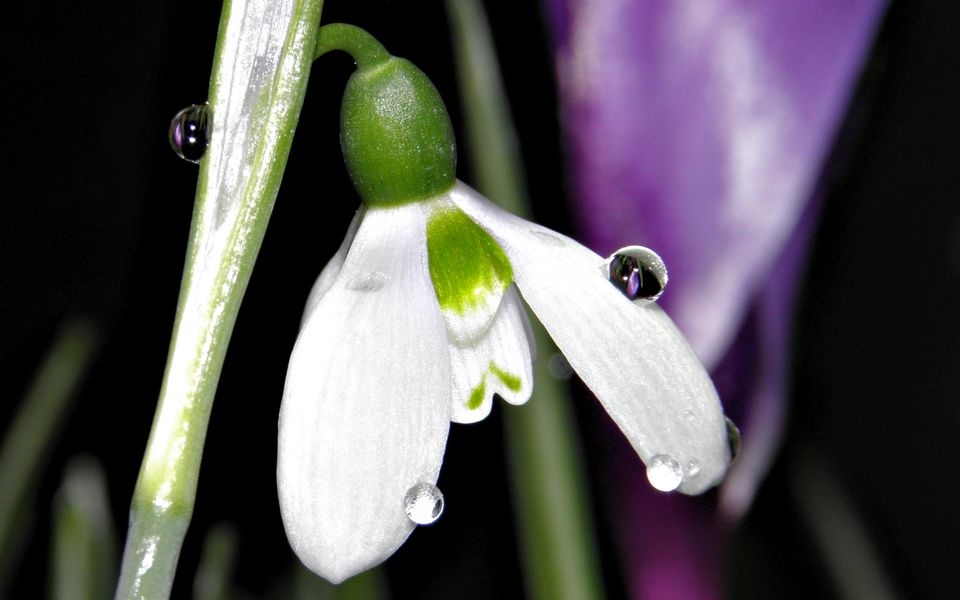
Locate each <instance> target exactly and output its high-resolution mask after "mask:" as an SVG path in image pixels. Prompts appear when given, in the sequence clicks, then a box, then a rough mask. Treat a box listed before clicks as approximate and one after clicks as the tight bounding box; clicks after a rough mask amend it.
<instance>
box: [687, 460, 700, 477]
mask: <svg viewBox="0 0 960 600" xmlns="http://www.w3.org/2000/svg"><path fill="white" fill-rule="evenodd" d="M699 474H700V463H698V462H697V461H695V460H691V461H690V462H688V463H687V477H696V476H697V475H699Z"/></svg>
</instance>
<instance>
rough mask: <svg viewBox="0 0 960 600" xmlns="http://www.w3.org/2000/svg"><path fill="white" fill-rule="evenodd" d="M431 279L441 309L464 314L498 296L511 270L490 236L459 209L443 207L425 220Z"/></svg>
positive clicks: (505, 286) (504, 286) (498, 246)
mask: <svg viewBox="0 0 960 600" xmlns="http://www.w3.org/2000/svg"><path fill="white" fill-rule="evenodd" d="M427 253H428V254H429V257H430V278H431V279H432V280H433V287H434V288H435V289H436V292H437V300H438V301H439V303H440V308H441V309H443V310H449V311H453V312H455V313H457V314H461V315H462V314H465V313H467V312H469V311H471V310H472V309H475V308H479V307H481V306H483V305H484V304H486V303H487V302H488V299H489V298H490V297H491V296H496V297H497V304H499V297H500V296H501V295H502V294H503V292H504V290H505V289H506V288H507V286H508V285H510V283H511V282H512V281H513V268H512V267H511V266H510V261H509V260H508V259H507V255H506V254H505V253H504V252H503V249H502V248H501V247H500V245H499V244H497V242H496V241H494V239H493V238H492V237H490V234H489V233H487V232H486V231H484V230H483V228H481V227H480V226H479V225H477V224H476V223H474V222H473V220H472V219H470V217H468V216H467V215H466V214H464V212H463V211H461V210H460V209H459V208H444V209H441V210H439V211H437V212H436V213H434V214H433V215H431V216H430V218H429V219H428V221H427Z"/></svg>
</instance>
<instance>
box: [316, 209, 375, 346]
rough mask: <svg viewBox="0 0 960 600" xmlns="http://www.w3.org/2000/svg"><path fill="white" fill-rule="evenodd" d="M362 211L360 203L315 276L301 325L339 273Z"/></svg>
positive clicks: (364, 210)
mask: <svg viewBox="0 0 960 600" xmlns="http://www.w3.org/2000/svg"><path fill="white" fill-rule="evenodd" d="M364 212H366V209H365V208H364V206H363V205H362V204H361V205H360V208H359V209H357V214H355V215H354V216H353V220H352V221H350V226H349V227H347V235H346V236H344V238H343V242H341V243H340V247H339V248H337V251H336V253H334V255H333V256H332V257H330V260H329V261H327V264H326V266H325V267H323V270H322V271H320V276H319V277H317V281H316V282H315V283H314V284H313V287H312V288H310V295H309V296H307V303H306V306H304V309H303V320H302V321H301V322H300V326H301V327H303V325H304V324H305V323H306V322H307V317H308V316H310V313H312V312H313V309H314V308H316V306H317V303H318V302H320V299H321V298H323V296H324V294H326V293H327V291H328V290H329V289H330V286H332V285H333V282H334V281H336V279H337V275H339V274H340V269H342V268H343V261H345V260H346V259H347V251H348V250H350V245H351V244H353V238H354V237H356V235H357V228H358V227H360V221H361V220H362V219H363V213H364Z"/></svg>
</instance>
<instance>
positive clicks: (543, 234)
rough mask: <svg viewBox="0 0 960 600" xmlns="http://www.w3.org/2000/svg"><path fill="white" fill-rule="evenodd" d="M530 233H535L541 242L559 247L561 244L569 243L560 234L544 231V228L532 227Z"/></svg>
mask: <svg viewBox="0 0 960 600" xmlns="http://www.w3.org/2000/svg"><path fill="white" fill-rule="evenodd" d="M530 233H532V234H533V235H534V236H535V237H537V238H538V239H539V240H540V241H541V242H543V243H545V244H547V245H548V246H557V247H560V246H566V245H567V243H566V242H564V241H563V239H562V238H561V237H560V236H558V235H554V234H553V233H550V232H549V231H543V230H542V229H531V230H530Z"/></svg>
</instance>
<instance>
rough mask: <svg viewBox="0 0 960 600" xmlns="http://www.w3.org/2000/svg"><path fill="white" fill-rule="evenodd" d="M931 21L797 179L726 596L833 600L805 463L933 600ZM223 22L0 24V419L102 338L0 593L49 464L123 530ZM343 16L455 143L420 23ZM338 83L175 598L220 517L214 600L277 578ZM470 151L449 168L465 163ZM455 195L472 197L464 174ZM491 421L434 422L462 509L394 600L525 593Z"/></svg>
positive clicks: (518, 24) (942, 122)
mask: <svg viewBox="0 0 960 600" xmlns="http://www.w3.org/2000/svg"><path fill="white" fill-rule="evenodd" d="M504 4H505V3H498V2H492V1H491V2H487V5H488V10H489V12H490V16H491V20H492V25H493V28H494V33H495V35H496V38H497V43H498V52H499V53H500V56H501V59H502V61H501V62H502V64H503V69H504V75H505V78H506V80H507V81H506V83H507V91H508V94H509V96H510V100H511V102H512V105H513V110H514V115H515V118H516V121H517V123H518V126H519V129H520V134H521V139H522V141H523V153H524V158H525V161H526V166H527V177H528V181H529V184H530V188H531V195H532V197H533V199H534V202H535V204H536V210H537V214H538V217H539V220H540V221H541V222H543V223H545V224H547V225H549V226H552V227H554V228H557V229H560V230H563V231H567V232H571V233H575V231H576V230H575V227H574V225H573V224H572V223H570V222H569V221H568V219H569V217H568V213H567V211H566V208H565V206H566V204H565V202H566V201H565V200H563V199H564V198H565V195H564V194H565V191H564V188H565V185H564V174H563V169H562V164H563V163H562V155H561V153H562V150H561V148H560V146H559V139H560V137H559V130H558V124H557V122H556V111H555V109H554V107H555V106H556V94H555V90H554V84H553V81H552V78H551V73H552V67H551V63H550V55H549V52H548V50H547V49H546V48H547V46H546V42H545V39H544V35H543V31H542V25H541V24H540V20H539V13H538V9H537V6H535V5H533V4H532V3H515V4H511V5H510V6H509V7H507V6H504ZM944 5H945V3H937V2H912V3H902V2H901V3H894V5H893V7H892V9H891V11H890V13H889V15H888V18H887V19H886V20H885V22H884V25H883V27H882V29H881V32H880V35H879V37H878V41H877V45H876V47H875V48H874V50H873V51H872V54H871V58H870V61H869V63H868V66H867V68H866V70H865V72H864V76H863V79H862V81H861V85H860V86H859V91H858V93H857V94H856V97H855V100H854V103H853V105H852V107H851V109H850V114H849V116H848V118H847V121H846V124H845V126H844V127H843V129H842V130H841V133H840V135H839V137H838V140H837V143H836V147H835V149H834V153H833V158H832V159H831V160H830V161H829V162H828V167H827V169H826V170H825V173H824V176H823V180H822V181H821V187H822V188H823V189H824V190H826V198H827V200H826V204H825V210H824V213H823V219H822V223H821V225H820V227H819V228H818V230H817V234H816V242H815V245H814V249H813V253H812V255H811V261H810V266H809V269H808V273H807V278H806V282H805V285H804V288H803V296H802V301H801V311H800V316H799V319H798V323H797V335H796V356H797V360H796V364H795V367H794V385H793V389H794V394H793V396H794V403H793V409H792V421H791V425H790V430H789V432H788V436H787V439H786V444H785V448H786V449H785V451H784V453H783V455H782V457H781V460H780V461H779V462H778V463H777V466H776V468H775V469H774V472H773V474H772V475H771V477H770V479H769V480H768V483H767V484H766V485H765V486H764V488H763V490H762V491H761V494H760V496H759V499H758V503H757V505H756V507H755V509H754V511H753V512H752V513H751V514H750V515H749V516H748V518H747V520H746V522H745V523H744V525H743V527H742V528H741V530H740V532H739V534H738V535H737V538H736V542H735V544H734V552H735V554H734V555H733V558H732V559H731V561H732V563H731V564H732V568H731V577H730V595H731V596H733V597H750V598H769V597H781V598H791V597H795V598H808V597H831V596H832V595H833V593H834V592H833V589H834V588H833V587H832V586H831V585H830V582H829V579H828V578H827V575H826V571H825V569H824V566H823V562H822V561H821V560H820V558H819V556H818V551H817V549H816V548H815V546H814V545H812V544H811V542H810V538H809V535H808V533H807V532H806V530H805V529H804V527H803V526H802V525H801V523H800V522H799V520H798V517H797V513H796V506H795V504H794V502H793V500H792V499H791V493H790V490H789V486H788V484H787V482H788V480H789V477H790V473H791V469H792V467H793V464H794V463H793V457H794V455H795V453H796V450H795V449H796V448H801V447H808V446H809V445H811V444H813V445H815V446H816V447H817V448H819V449H820V450H821V451H822V453H823V456H826V457H827V459H828V460H829V461H830V462H831V466H832V467H833V468H834V470H835V472H836V473H837V474H838V475H839V476H840V477H841V481H842V483H843V484H844V485H845V486H846V488H847V489H848V491H850V493H851V497H852V499H853V501H854V503H855V505H856V506H857V508H858V509H859V511H860V514H861V516H862V517H863V519H864V522H865V524H866V525H867V527H868V528H869V530H870V531H871V533H872V534H873V535H874V542H875V543H876V544H877V548H878V550H879V553H880V555H881V558H882V560H883V561H884V566H885V568H886V570H887V571H888V572H889V573H890V574H891V577H892V578H893V580H894V582H895V584H896V585H897V586H898V588H899V590H900V591H901V592H902V593H903V594H905V595H907V596H910V597H925V598H926V597H929V598H933V597H948V596H949V592H950V590H951V588H952V587H953V585H952V582H953V579H954V576H955V574H954V572H953V569H954V568H955V565H956V564H957V560H958V559H960V542H958V540H960V518H958V517H957V514H956V510H957V508H958V507H960V484H958V474H960V469H958V467H957V456H958V454H960V453H958V450H960V443H958V434H957V431H958V429H960V402H958V400H960V336H958V335H957V332H958V331H960V316H958V312H957V307H958V306H960V204H958V201H957V200H958V197H960V175H958V172H960V169H958V168H957V159H958V156H960V147H958V139H960V119H958V115H957V107H958V106H960V97H958V94H957V91H956V85H955V81H956V74H957V73H958V72H960V45H958V42H957V41H956V39H955V35H954V34H955V24H956V23H957V22H958V21H957V20H956V16H957V15H956V14H947V11H946V10H944V8H943V6H944ZM219 11H220V6H219V3H218V2H215V1H214V2H210V1H205V2H196V1H191V2H186V1H166V2H157V1H146V2H139V3H128V2H117V1H114V0H111V1H103V2H98V3H65V2H64V3H55V4H54V6H50V5H46V4H40V3H36V4H35V3H13V4H12V5H7V6H5V11H4V12H5V15H4V17H3V19H2V20H0V77H2V78H3V82H4V83H3V85H2V91H0V103H2V104H0V114H2V135H3V143H2V144H0V383H2V385H3V388H4V390H5V391H4V393H3V394H2V398H3V400H2V402H0V422H2V423H6V422H7V421H8V420H9V418H10V416H11V415H12V414H13V411H14V410H15V408H16V404H17V400H18V399H19V398H20V397H21V395H22V393H23V391H24V390H25V388H26V385H27V383H28V381H29V378H30V375H31V373H32V370H33V368H34V367H35V366H36V365H37V364H38V363H39V361H40V359H41V357H42V355H43V352H44V350H45V348H46V346H47V344H48V343H49V342H50V340H51V339H52V337H53V335H54V334H55V332H56V330H57V327H58V325H59V324H60V323H61V322H62V321H63V319H64V318H66V317H68V316H70V315H78V314H82V315H89V316H91V317H93V318H94V319H95V320H96V321H97V322H98V323H99V324H100V326H101V327H102V329H103V334H104V339H103V346H102V348H101V351H100V353H99V355H98V359H97V362H96V364H95V366H94V368H93V370H92V372H91V374H90V376H89V377H88V378H87V380H86V382H85V385H84V386H83V388H82V391H81V393H80V394H79V396H78V398H77V399H76V402H75V404H74V409H73V411H72V413H71V418H70V419H69V421H68V423H67V425H66V426H65V427H64V429H63V430H62V434H61V435H60V436H59V437H58V439H57V445H56V447H55V448H54V449H53V452H52V454H51V455H50V457H49V460H48V462H47V466H46V469H45V470H44V472H43V474H42V476H41V478H40V482H39V488H38V496H37V498H38V500H37V502H36V503H35V511H34V514H33V517H34V529H33V536H32V538H31V539H32V541H31V542H30V543H29V545H28V546H26V547H25V548H24V549H23V562H22V564H23V567H24V568H23V569H22V570H21V571H20V572H19V574H18V577H17V578H16V579H15V580H14V587H13V588H12V589H11V590H8V593H9V594H12V595H11V597H38V596H39V595H40V593H41V592H42V591H44V590H46V587H45V585H46V562H47V552H48V547H47V540H48V538H49V530H48V517H49V506H50V498H51V496H52V494H53V492H54V490H55V489H56V486H57V485H58V484H59V481H60V477H61V475H62V470H63V467H64V464H65V462H66V461H67V460H68V459H69V457H71V456H74V455H76V454H78V453H86V454H92V455H94V456H95V457H96V458H97V459H98V460H99V461H101V463H102V464H103V466H104V468H105V469H106V471H107V473H108V477H109V483H110V490H111V495H112V502H113V513H114V517H115V519H116V521H117V523H118V525H119V528H120V530H121V531H122V530H123V526H124V524H125V522H126V513H127V507H128V502H129V498H130V495H131V492H132V489H133V484H134V481H135V478H136V474H137V470H138V468H139V463H140V456H141V453H142V450H143V447H144V445H145V442H146V438H147V434H148V431H149V427H150V423H151V420H152V417H153V411H154V408H155V402H156V397H157V392H158V390H159V386H160V380H161V376H162V371H163V366H164V361H165V357H166V351H167V346H168V343H169V334H170V330H171V327H172V321H173V314H174V308H175V304H176V297H177V292H178V288H179V282H180V275H181V270H182V266H183V254H184V248H185V244H186V238H187V232H188V228H189V222H190V217H191V211H192V201H193V192H194V187H195V184H196V173H197V169H196V167H194V166H193V165H190V164H188V163H185V162H183V161H181V160H179V159H178V158H177V157H176V156H175V155H174V154H173V153H172V151H171V150H170V148H169V145H168V143H167V140H166V130H167V125H168V123H169V119H170V117H171V116H172V115H173V114H174V113H175V112H176V111H177V110H179V109H180V108H182V107H183V106H186V105H187V104H191V103H196V102H201V101H203V100H204V99H205V94H206V89H207V78H208V76H209V70H210V62H211V57H212V53H213V46H214V43H215V34H216V29H217V22H218V19H219ZM953 12H954V13H955V12H956V11H953ZM341 20H342V21H348V22H351V23H354V24H357V25H360V26H362V27H365V28H367V29H368V30H370V31H371V32H372V33H374V34H375V35H377V36H378V37H379V38H380V39H381V41H383V42H384V44H385V45H386V46H387V48H388V49H390V50H391V51H392V52H393V53H394V54H397V55H400V56H404V57H406V58H409V59H411V60H412V61H413V62H414V63H415V64H417V65H418V66H420V67H421V68H422V69H423V70H424V71H425V72H426V73H428V74H429V75H430V77H431V78H432V79H433V80H434V82H435V83H436V85H437V87H438V88H439V89H440V92H441V94H442V95H443V96H444V97H445V98H446V99H447V101H448V105H449V107H450V109H451V114H452V117H453V119H454V122H455V126H456V127H457V128H458V129H460V121H459V114H458V109H457V106H458V95H457V90H456V85H455V81H454V73H453V65H452V61H451V58H450V47H449V39H448V36H447V26H446V20H445V15H444V12H443V6H442V3H440V2H436V1H428V0H419V1H418V0H414V1H409V0H408V1H405V2H395V1H388V0H374V1H371V2H364V3H362V5H361V6H353V3H348V2H328V6H326V7H325V12H324V22H333V21H341ZM516 31H523V32H524V35H517V34H516ZM428 32H432V33H428ZM351 68H352V66H351V64H350V60H349V59H348V58H346V57H345V56H329V57H324V58H322V59H321V60H319V61H318V62H317V63H316V64H315V66H314V69H313V74H312V78H311V83H310V87H309V91H308V95H307V101H306V104H305V106H304V110H303V112H302V117H301V122H300V126H299V128H298V132H297V136H296V140H295V142H294V147H293V151H292V154H291V158H290V162H289V164H288V167H287V172H286V173H287V174H286V176H285V178H284V183H283V186H282V189H281V192H280V196H279V198H278V200H277V204H276V208H275V211H274V216H273V219H272V221H271V225H270V228H269V230H268V232H267V235H266V239H265V242H264V245H263V249H262V252H261V254H260V257H259V259H258V263H257V268H256V269H255V271H254V274H253V277H252V280H251V282H250V286H249V289H248V291H247V294H246V298H245V300H244V304H243V308H242V309H241V312H240V315H239V319H238V323H237V327H236V330H235V333H234V336H233V340H232V342H231V345H230V351H229V354H228V356H227V360H226V364H225V366H224V370H223V377H222V380H221V383H220V388H219V392H218V396H217V402H216V404H215V408H214V411H213V416H212V418H211V423H210V430H209V434H208V437H207V444H206V450H205V455H204V462H203V469H202V473H201V480H200V488H199V490H198V496H197V504H196V509H195V513H194V519H193V523H192V526H191V530H190V533H189V535H188V537H187V541H186V544H185V546H184V550H183V555H182V559H181V568H180V571H179V576H178V579H177V583H176V587H175V590H174V592H175V593H174V595H175V596H176V597H185V596H187V595H188V594H189V589H190V580H191V579H192V571H193V569H194V567H195V565H196V563H197V561H198V558H199V552H200V547H201V543H202V534H203V532H204V531H205V530H207V529H208V528H209V527H210V525H211V524H213V523H216V522H221V521H227V522H230V523H232V524H233V525H234V526H235V527H236V528H237V530H238V533H239V536H240V537H239V540H240V549H239V555H238V565H237V571H236V584H237V586H238V587H240V588H242V589H244V590H247V591H248V592H249V593H251V594H254V595H259V596H263V597H268V596H269V595H270V594H271V590H273V589H274V588H273V587H272V586H274V585H275V582H276V581H277V580H278V579H279V578H281V577H283V576H284V575H285V574H287V573H289V571H290V569H291V566H292V564H293V558H292V555H291V554H290V552H289V548H288V546H287V544H286V540H285V538H284V534H283V528H282V526H281V523H280V519H279V513H278V507H277V501H276V492H275V483H274V482H275V479H274V471H275V446H276V429H275V426H274V423H275V422H276V416H277V411H278V408H279V401H280V393H281V390H282V387H283V378H284V373H285V369H286V361H287V357H288V354H289V351H290V349H291V348H292V345H293V341H294V339H295V336H296V331H297V326H298V322H299V318H300V311H301V309H302V304H303V301H304V300H305V298H306V294H307V292H308V290H309V288H310V285H311V284H312V282H313V279H314V278H315V276H316V274H317V273H318V272H319V270H320V269H321V268H322V266H323V264H324V263H325V261H326V260H327V258H328V257H329V256H330V255H331V254H332V253H333V251H334V250H335V249H336V247H337V246H338V245H339V243H340V241H341V239H342V235H343V232H344V230H345V228H346V225H347V223H348V222H349V219H350V217H351V215H352V213H353V211H354V210H355V208H356V205H357V202H358V201H357V198H356V196H355V194H354V192H353V190H352V188H351V187H350V185H349V181H348V180H347V177H346V172H345V170H344V168H343V166H342V161H341V159H340V154H339V147H338V140H337V135H338V132H337V112H338V105H339V96H340V92H341V91H342V88H343V85H344V82H345V80H346V77H347V76H348V74H349V72H350V70H351ZM468 152H469V148H467V147H463V148H461V163H462V164H463V165H465V164H466V163H467V162H468V161H467V160H466V153H468ZM460 175H461V177H462V178H464V179H467V180H469V178H470V174H469V172H468V171H467V170H466V169H465V168H464V167H461V169H460ZM578 391H580V392H582V390H579V388H578ZM580 395H582V396H583V395H584V394H582V393H581V394H580ZM577 409H578V413H579V416H580V417H581V419H582V421H583V422H584V423H586V425H584V429H585V431H587V435H586V436H585V444H586V445H587V454H586V456H587V460H588V468H590V465H591V464H595V463H597V462H599V461H602V456H598V455H597V452H596V451H595V449H594V448H595V444H594V443H593V442H592V441H591V438H590V435H589V434H590V432H591V431H593V430H595V429H596V428H595V427H592V426H591V425H590V423H591V422H593V421H594V420H596V419H602V418H604V417H603V416H602V414H601V412H600V411H599V410H598V409H596V407H595V406H594V403H593V402H592V401H589V400H587V399H584V400H583V401H581V402H578V403H577ZM500 426H501V408H500V407H497V408H495V409H494V413H493V415H492V417H491V418H490V419H488V420H487V421H485V422H484V423H483V424H480V425H473V426H470V427H465V426H456V425H455V426H453V429H452V431H451V436H450V441H449V446H448V452H447V455H446V459H445V467H444V472H443V474H442V475H441V482H440V484H441V488H442V489H443V490H444V493H445V494H446V496H447V501H448V504H449V505H450V506H457V507H458V508H457V510H448V511H447V513H446V514H445V515H444V517H443V519H441V520H440V522H438V524H437V525H435V526H433V527H431V528H426V529H421V530H420V531H418V532H417V533H416V535H414V536H412V537H411V539H410V540H409V541H408V542H407V543H406V544H405V545H404V546H403V548H402V549H401V550H400V551H399V552H398V553H397V555H396V556H395V557H394V558H393V559H391V561H390V562H389V564H388V569H387V570H388V573H389V574H390V577H391V584H392V586H393V590H394V595H395V597H399V598H406V597H436V598H447V597H459V598H492V597H515V596H517V595H518V594H520V593H521V589H522V583H521V578H520V567H519V564H518V558H517V549H516V544H515V542H514V530H513V523H512V517H511V513H510V495H509V487H508V482H507V480H506V476H505V474H504V458H503V452H502V439H501V432H500ZM591 470H592V471H594V472H601V471H603V470H602V469H591ZM3 492H4V491H3V490H0V493H3ZM600 535H601V551H602V552H603V553H604V558H605V559H606V560H605V561H604V562H605V564H606V565H607V566H606V572H605V575H606V576H607V578H608V588H609V590H610V594H611V596H617V595H620V594H622V593H623V591H622V590H623V586H622V583H620V580H621V575H620V573H618V571H617V567H616V566H615V560H614V558H613V557H612V555H611V553H612V550H611V546H610V541H609V533H605V532H601V533H600ZM119 543H120V542H119V540H118V547H119Z"/></svg>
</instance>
